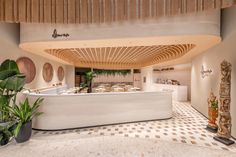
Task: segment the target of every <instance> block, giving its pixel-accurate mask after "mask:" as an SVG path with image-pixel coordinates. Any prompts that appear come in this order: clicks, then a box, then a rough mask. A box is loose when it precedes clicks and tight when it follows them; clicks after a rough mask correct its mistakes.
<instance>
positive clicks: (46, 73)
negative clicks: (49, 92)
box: [43, 63, 53, 82]
mask: <svg viewBox="0 0 236 157" xmlns="http://www.w3.org/2000/svg"><path fill="white" fill-rule="evenodd" d="M52 78H53V67H52V65H51V64H50V63H45V64H44V65H43V79H44V80H45V81H46V82H50V81H52Z"/></svg>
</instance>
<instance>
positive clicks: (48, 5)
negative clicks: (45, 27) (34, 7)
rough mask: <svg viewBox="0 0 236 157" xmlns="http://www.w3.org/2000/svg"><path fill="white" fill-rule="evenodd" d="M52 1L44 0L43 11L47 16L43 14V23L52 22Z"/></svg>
mask: <svg viewBox="0 0 236 157" xmlns="http://www.w3.org/2000/svg"><path fill="white" fill-rule="evenodd" d="M51 9H52V1H51V0H44V13H45V15H47V16H44V22H45V23H51V22H52V10H51Z"/></svg>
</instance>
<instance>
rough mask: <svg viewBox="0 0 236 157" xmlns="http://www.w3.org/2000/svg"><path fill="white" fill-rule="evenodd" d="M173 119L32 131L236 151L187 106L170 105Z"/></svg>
mask: <svg viewBox="0 0 236 157" xmlns="http://www.w3.org/2000/svg"><path fill="white" fill-rule="evenodd" d="M173 104H174V105H173V110H174V113H173V118H172V119H168V120H160V121H149V122H138V123H128V124H119V125H109V126H102V127H93V128H86V129H75V130H67V131H47V132H46V131H44V132H43V131H34V133H33V134H34V136H35V137H40V136H47V135H57V134H58V135H61V134H67V133H71V132H76V133H77V135H78V138H83V137H95V136H96V137H98V136H118V137H119V136H123V137H134V138H140V139H145V138H148V139H160V140H162V141H163V140H164V141H169V142H170V141H171V142H177V143H186V144H190V145H195V146H203V147H208V148H213V149H222V150H229V151H233V152H236V144H234V145H231V146H225V145H223V144H221V143H219V142H217V141H215V140H214V139H213V136H214V135H215V134H213V133H210V132H208V131H206V130H205V127H206V124H207V119H206V118H205V117H204V116H202V115H201V114H200V113H198V112H197V111H196V110H195V109H193V108H192V107H191V105H190V103H180V102H174V103H173Z"/></svg>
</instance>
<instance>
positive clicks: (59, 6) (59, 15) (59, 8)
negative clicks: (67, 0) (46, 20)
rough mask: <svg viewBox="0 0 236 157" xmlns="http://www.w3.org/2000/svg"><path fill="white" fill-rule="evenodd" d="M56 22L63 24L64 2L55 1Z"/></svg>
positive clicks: (60, 0) (62, 0)
mask: <svg viewBox="0 0 236 157" xmlns="http://www.w3.org/2000/svg"><path fill="white" fill-rule="evenodd" d="M56 22H57V23H64V0H57V1H56Z"/></svg>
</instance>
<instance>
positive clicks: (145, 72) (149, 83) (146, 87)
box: [141, 66, 154, 91]
mask: <svg viewBox="0 0 236 157" xmlns="http://www.w3.org/2000/svg"><path fill="white" fill-rule="evenodd" d="M144 77H145V78H146V82H144ZM141 81H142V82H141V84H142V90H143V91H152V90H153V83H154V82H153V67H151V66H150V67H144V68H142V69H141Z"/></svg>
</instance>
